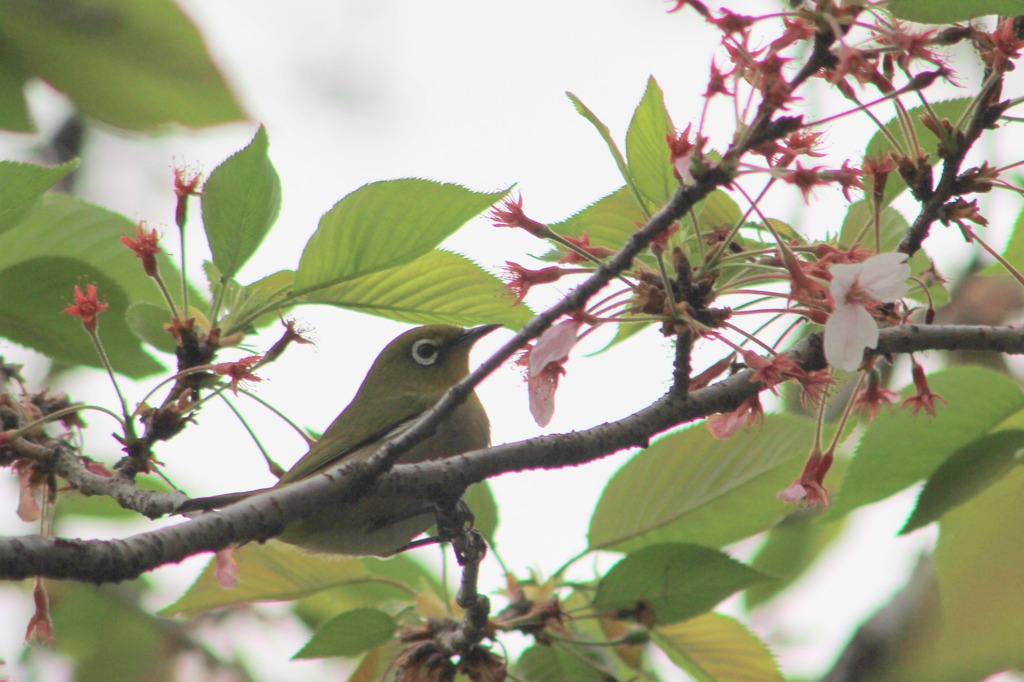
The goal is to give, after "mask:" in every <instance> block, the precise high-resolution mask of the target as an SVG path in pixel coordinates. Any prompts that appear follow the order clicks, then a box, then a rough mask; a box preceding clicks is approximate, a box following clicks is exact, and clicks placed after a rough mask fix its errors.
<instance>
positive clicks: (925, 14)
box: [886, 0, 1024, 24]
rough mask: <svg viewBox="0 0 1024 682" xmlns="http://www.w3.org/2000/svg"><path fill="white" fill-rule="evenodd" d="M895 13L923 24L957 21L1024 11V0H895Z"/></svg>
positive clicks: (1012, 14)
mask: <svg viewBox="0 0 1024 682" xmlns="http://www.w3.org/2000/svg"><path fill="white" fill-rule="evenodd" d="M886 9H888V10H889V11H890V12H892V13H893V16H895V17H897V18H898V19H906V20H907V21H916V22H918V23H921V24H955V23H957V22H961V21H967V20H968V19H976V18H977V17H987V16H991V15H993V14H1000V15H1003V16H1008V17H1015V16H1017V15H1020V14H1024V0H956V2H935V0H892V2H890V3H889V4H888V5H887V6H886Z"/></svg>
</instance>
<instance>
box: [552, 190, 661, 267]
mask: <svg viewBox="0 0 1024 682" xmlns="http://www.w3.org/2000/svg"><path fill="white" fill-rule="evenodd" d="M643 220H644V215H643V212H642V211H641V210H640V207H639V206H638V205H637V203H636V199H634V197H633V195H632V194H631V193H630V191H629V188H627V187H620V188H619V189H617V190H615V191H614V192H612V193H611V194H609V195H607V196H604V197H602V198H600V199H598V200H597V201H595V202H594V203H592V204H590V205H589V206H587V207H586V208H584V209H582V210H581V211H579V212H577V213H574V214H573V215H571V216H569V217H568V218H566V219H565V220H562V221H559V222H557V223H552V224H551V225H550V227H551V229H552V230H554V231H555V232H557V233H558V234H561V235H568V236H570V237H581V236H583V234H584V233H586V234H587V236H588V237H589V238H590V243H591V244H593V245H595V246H605V247H608V248H610V249H616V250H618V249H621V248H622V245H623V244H625V243H626V240H627V239H629V238H630V237H631V236H632V235H633V233H634V232H636V226H637V223H641V222H643ZM553 253H554V254H558V252H553ZM558 255H560V254H558Z"/></svg>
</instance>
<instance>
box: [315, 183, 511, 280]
mask: <svg viewBox="0 0 1024 682" xmlns="http://www.w3.org/2000/svg"><path fill="white" fill-rule="evenodd" d="M506 193H507V192H506V191H501V192H495V193H492V194H485V193H481V192H473V191H471V190H468V189H466V188H465V187H461V186H459V185H452V184H442V183H439V182H433V181H431V180H419V179H407V180H388V181H384V182H375V183H371V184H369V185H364V186H362V187H360V188H359V189H357V190H356V191H354V192H352V193H351V194H349V195H348V196H346V197H345V198H344V199H342V200H341V201H339V202H338V203H337V204H335V205H334V207H333V208H332V209H331V210H330V211H328V212H327V213H325V214H324V216H323V218H321V219H320V227H319V228H318V229H317V231H316V233H315V234H314V235H313V237H312V238H311V239H310V240H309V242H308V243H307V244H306V248H305V249H304V250H303V252H302V260H301V261H300V263H299V269H298V271H297V272H296V274H295V287H296V288H297V289H298V291H299V293H312V292H314V291H318V290H320V289H323V288H326V287H328V286H331V285H333V284H338V283H340V282H346V281H349V280H352V279H355V278H356V277H360V276H362V275H368V274H370V273H374V272H379V271H381V270H386V269H388V268H393V267H396V266H398V265H404V264H405V263H408V262H410V261H412V260H414V259H416V258H418V257H419V256H422V255H424V254H426V253H428V252H430V251H431V250H432V249H434V247H436V246H437V245H438V244H440V243H441V242H442V241H443V240H444V239H445V238H447V237H449V236H450V235H451V234H453V233H454V232H455V231H456V230H457V229H459V228H460V227H461V226H462V225H463V224H464V223H466V222H467V221H468V220H470V219H471V218H473V217H474V216H476V215H477V214H479V213H480V212H481V211H483V210H484V209H486V208H487V207H488V206H491V205H493V204H494V203H495V202H496V201H498V200H500V199H501V198H502V197H503V196H505V194H506Z"/></svg>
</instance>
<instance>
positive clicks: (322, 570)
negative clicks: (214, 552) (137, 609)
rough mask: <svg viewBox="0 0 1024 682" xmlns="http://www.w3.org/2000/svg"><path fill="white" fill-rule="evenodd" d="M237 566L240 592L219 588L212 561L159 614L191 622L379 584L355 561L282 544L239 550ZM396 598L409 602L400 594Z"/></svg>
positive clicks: (254, 545) (236, 555) (402, 592)
mask: <svg viewBox="0 0 1024 682" xmlns="http://www.w3.org/2000/svg"><path fill="white" fill-rule="evenodd" d="M235 560H236V562H237V564H238V575H239V578H240V582H239V584H238V585H237V586H236V587H234V588H233V589H230V590H225V589H224V588H223V587H221V586H220V583H219V582H218V581H217V577H216V575H215V573H214V572H215V566H214V562H213V560H211V561H210V563H209V564H208V565H207V566H206V568H205V569H203V572H202V574H200V576H199V577H198V578H197V579H196V581H195V582H194V583H193V584H192V586H191V587H190V588H189V589H188V591H187V592H186V593H185V594H184V595H182V596H181V598H180V599H178V600H177V601H176V602H174V603H173V604H171V605H170V606H168V607H166V608H164V609H162V610H161V611H160V613H161V614H162V615H165V616H173V615H176V614H180V615H182V616H185V617H186V618H191V617H193V616H195V615H198V614H200V613H202V612H203V611H208V610H210V609H216V608H221V607H224V606H235V605H238V604H248V603H250V602H255V601H283V600H292V599H300V598H302V597H307V596H309V595H312V594H315V593H317V592H319V591H321V590H326V589H328V588H331V587H338V586H343V585H352V586H356V587H357V589H359V590H363V589H366V587H367V586H370V585H373V584H374V583H375V582H376V581H377V579H376V578H374V577H373V576H372V575H371V574H370V573H369V572H368V571H367V569H366V568H365V566H364V565H363V563H362V562H361V561H360V560H359V559H357V558H349V557H335V556H324V555H317V554H309V553H306V552H303V551H301V550H298V549H295V548H294V547H291V546H289V545H285V544H284V543H281V542H274V541H272V542H267V543H265V544H262V545H258V544H249V545H245V546H244V547H240V548H238V549H236V550H235ZM389 582H390V581H389ZM392 593H394V594H396V595H405V596H406V597H408V594H406V592H405V591H402V590H400V589H398V588H395V589H393V590H392Z"/></svg>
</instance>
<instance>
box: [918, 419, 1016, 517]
mask: <svg viewBox="0 0 1024 682" xmlns="http://www.w3.org/2000/svg"><path fill="white" fill-rule="evenodd" d="M1021 463H1024V431H999V432H997V433H993V434H990V435H988V436H984V437H982V438H979V439H978V440H976V441H974V442H972V443H970V444H968V445H967V446H966V447H963V448H961V449H960V450H957V451H956V452H955V453H954V454H953V455H952V456H951V457H950V458H949V459H947V460H946V461H945V462H943V463H942V464H941V465H939V467H938V468H937V469H936V470H935V471H934V473H932V475H931V476H929V477H928V480H927V481H926V482H925V484H924V488H923V489H922V490H921V494H920V495H919V496H918V498H917V506H916V507H915V508H914V512H913V513H912V514H911V515H910V518H909V519H907V523H906V525H904V526H903V528H902V529H901V530H900V535H904V534H906V533H909V532H911V531H913V530H917V529H918V528H921V527H922V526H926V525H928V524H929V523H931V522H932V521H935V520H937V519H938V518H939V517H941V516H942V515H943V514H945V513H947V512H948V511H949V510H950V509H953V508H954V507H957V506H959V505H961V504H963V503H964V502H967V501H968V500H970V499H971V498H973V497H975V496H976V495H978V494H980V493H981V492H983V491H985V490H986V489H988V488H989V487H990V486H992V485H993V484H994V483H996V482H997V481H998V480H999V479H1001V478H1002V477H1003V476H1004V475H1006V474H1007V473H1008V472H1009V471H1011V470H1012V469H1013V467H1014V466H1017V465H1020V464H1021Z"/></svg>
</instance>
